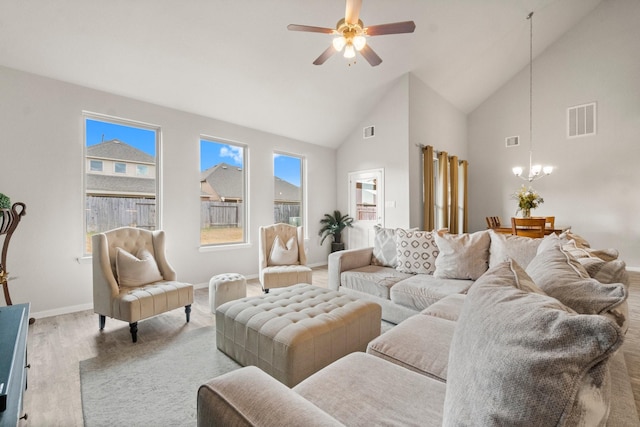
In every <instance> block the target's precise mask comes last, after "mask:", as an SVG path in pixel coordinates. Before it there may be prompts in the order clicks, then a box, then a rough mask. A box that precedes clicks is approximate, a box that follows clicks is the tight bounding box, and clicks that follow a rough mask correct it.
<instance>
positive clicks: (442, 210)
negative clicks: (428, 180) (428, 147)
mask: <svg viewBox="0 0 640 427" xmlns="http://www.w3.org/2000/svg"><path fill="white" fill-rule="evenodd" d="M436 192H437V195H438V201H437V204H436V217H437V218H438V228H449V157H448V156H447V152H446V151H441V152H439V153H438V187H437V191H436Z"/></svg>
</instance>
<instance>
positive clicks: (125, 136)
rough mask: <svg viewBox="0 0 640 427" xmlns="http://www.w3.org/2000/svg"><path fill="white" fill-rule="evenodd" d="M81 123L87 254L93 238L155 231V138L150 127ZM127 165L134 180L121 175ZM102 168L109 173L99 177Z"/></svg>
mask: <svg viewBox="0 0 640 427" xmlns="http://www.w3.org/2000/svg"><path fill="white" fill-rule="evenodd" d="M84 122H85V148H84V150H85V159H86V160H85V165H86V169H85V173H84V184H85V185H84V191H85V221H84V227H85V230H84V239H85V240H84V250H85V254H91V236H92V235H93V234H95V233H100V232H103V231H107V230H111V229H113V228H117V227H123V226H132V227H140V228H146V229H148V230H155V229H156V227H157V224H158V210H157V209H156V199H157V177H156V175H157V172H158V171H157V169H156V161H157V158H156V153H157V147H158V141H159V133H160V132H159V128H157V127H153V126H151V125H145V124H140V123H137V122H130V121H126V120H121V119H115V118H109V117H105V116H98V115H94V114H90V113H85V117H84ZM127 165H132V166H131V167H132V168H135V170H136V172H138V173H137V174H136V176H133V175H126V171H127ZM103 167H106V170H107V171H111V170H113V173H107V174H105V173H100V172H103ZM131 170H133V169H131ZM140 171H144V172H145V173H144V174H140Z"/></svg>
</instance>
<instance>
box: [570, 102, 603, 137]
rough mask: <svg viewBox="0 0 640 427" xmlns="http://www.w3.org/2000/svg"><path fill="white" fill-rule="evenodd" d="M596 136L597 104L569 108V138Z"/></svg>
mask: <svg viewBox="0 0 640 427" xmlns="http://www.w3.org/2000/svg"><path fill="white" fill-rule="evenodd" d="M595 134H596V103H595V102H592V103H590V104H583V105H576V106H574V107H569V108H567V138H578V137H581V136H589V135H595Z"/></svg>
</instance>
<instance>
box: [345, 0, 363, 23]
mask: <svg viewBox="0 0 640 427" xmlns="http://www.w3.org/2000/svg"><path fill="white" fill-rule="evenodd" d="M360 8H362V0H347V9H346V11H345V13H344V22H346V23H347V24H353V25H355V24H357V23H358V19H360Z"/></svg>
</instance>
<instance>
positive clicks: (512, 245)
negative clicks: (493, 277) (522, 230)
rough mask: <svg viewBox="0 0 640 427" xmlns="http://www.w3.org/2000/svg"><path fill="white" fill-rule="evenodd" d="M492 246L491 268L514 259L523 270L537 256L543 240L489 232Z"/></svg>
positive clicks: (490, 250)
mask: <svg viewBox="0 0 640 427" xmlns="http://www.w3.org/2000/svg"><path fill="white" fill-rule="evenodd" d="M489 235H490V236H491V246H490V248H489V252H490V255H489V268H491V267H495V266H496V265H498V264H500V263H501V262H505V261H507V260H509V259H513V260H514V261H515V262H517V263H518V265H520V266H521V267H522V268H526V267H527V265H529V263H530V262H531V260H532V259H533V258H534V257H535V256H536V253H537V250H538V246H540V243H541V242H542V238H531V237H522V236H513V235H511V234H503V233H496V232H495V231H493V230H489Z"/></svg>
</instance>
